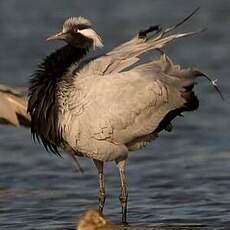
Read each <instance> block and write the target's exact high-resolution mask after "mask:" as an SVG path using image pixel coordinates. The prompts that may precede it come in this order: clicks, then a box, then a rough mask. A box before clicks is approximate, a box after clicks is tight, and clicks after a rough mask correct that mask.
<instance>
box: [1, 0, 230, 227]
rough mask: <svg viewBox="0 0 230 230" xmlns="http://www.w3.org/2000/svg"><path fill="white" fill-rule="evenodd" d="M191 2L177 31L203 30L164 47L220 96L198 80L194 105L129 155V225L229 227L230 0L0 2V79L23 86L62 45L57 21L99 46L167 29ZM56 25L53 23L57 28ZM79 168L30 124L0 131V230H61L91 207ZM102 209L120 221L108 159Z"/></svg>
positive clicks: (93, 182) (90, 175) (93, 181)
mask: <svg viewBox="0 0 230 230" xmlns="http://www.w3.org/2000/svg"><path fill="white" fill-rule="evenodd" d="M197 6H201V10H200V13H199V14H198V15H197V16H195V17H194V18H193V20H191V21H190V22H189V23H188V24H186V26H183V28H181V30H182V29H183V30H189V29H195V30H196V29H199V28H204V27H208V30H207V31H206V32H205V33H203V34H200V35H197V36H194V37H192V38H187V39H183V40H180V41H177V42H176V43H174V44H172V45H170V46H168V47H167V49H166V50H167V53H168V54H169V56H170V57H172V58H173V60H174V62H178V63H180V64H182V65H184V66H195V67H199V68H200V69H201V70H203V71H204V72H206V73H207V74H209V75H210V76H211V77H213V78H218V79H219V84H220V87H221V89H222V91H223V93H224V96H225V102H222V101H221V99H220V98H219V97H218V95H217V94H216V93H215V92H214V91H213V89H212V88H211V87H210V85H209V83H207V82H206V81H204V80H200V82H201V84H200V85H199V86H198V87H197V94H198V95H199V98H200V109H199V110H198V111H197V112H194V113H189V114H186V115H185V118H178V119H177V120H176V121H175V122H174V126H175V128H174V130H173V132H172V133H162V135H161V138H159V139H158V140H157V141H155V142H153V143H152V144H150V145H149V146H147V147H146V148H145V149H143V150H141V151H138V152H135V153H131V154H130V158H129V161H128V169H127V175H128V191H129V216H128V219H129V222H130V223H131V224H134V225H151V224H154V225H160V224H165V225H167V224H177V223H180V224H201V225H206V226H207V227H206V228H207V229H229V228H230V192H229V191H230V142H229V134H230V132H229V127H230V121H229V112H230V106H229V92H230V91H229V90H230V81H229V76H228V75H229V74H230V69H229V64H230V62H229V61H230V54H229V48H230V42H229V41H230V39H229V37H230V32H229V26H230V14H229V10H230V2H229V1H227V0H222V1H214V0H209V1H208V0H204V1H198V0H194V1H190V2H188V1H186V4H185V1H182V0H174V1H169V0H165V1H160V0H155V1H151V0H148V1H139V0H132V1H125V2H124V1H122V0H119V1H107V0H103V1H89V0H85V1H73V0H69V1H62V0H56V1H51V0H50V1H29V0H27V1H26V0H21V1H16V0H1V1H0V28H1V35H0V38H1V45H0V82H1V83H8V84H15V85H22V84H26V82H27V81H28V79H29V75H30V74H31V73H32V72H33V69H34V68H35V66H36V65H37V63H38V62H39V60H40V59H41V58H42V57H44V56H45V55H47V54H49V52H51V50H53V49H55V48H56V47H59V46H60V45H62V43H59V42H57V43H48V42H46V41H45V38H46V37H47V36H48V35H50V34H52V33H54V32H56V31H57V29H60V27H61V23H62V22H63V19H64V18H65V17H67V16H71V15H84V16H85V17H88V18H90V19H92V20H93V22H94V24H95V28H96V30H97V31H98V32H99V33H100V34H101V35H102V36H103V38H104V43H105V50H107V49H110V48H111V47H113V46H114V45H116V44H119V42H122V41H125V40H127V39H128V38H130V37H131V36H133V34H134V33H136V32H137V31H138V30H139V29H141V28H143V27H146V26H149V25H151V24H161V25H171V24H172V23H175V22H176V21H177V20H178V19H180V18H182V17H184V16H185V15H187V14H189V13H190V12H191V11H192V10H193V9H195V8H196V7H197ZM58 26H59V28H58ZM81 164H82V166H83V167H84V170H85V173H84V174H83V175H81V174H78V173H76V172H75V170H74V166H73V164H72V163H71V162H70V160H69V159H68V158H64V159H61V158H57V157H55V156H53V155H51V154H49V153H47V152H45V150H44V149H43V148H42V147H41V146H39V145H38V144H34V143H33V141H32V139H31V136H30V133H29V132H28V130H26V129H15V128H11V127H4V126H1V127H0V175H1V176H0V229H15V228H17V229H20V230H31V229H33V230H36V229H62V228H64V227H67V226H70V227H71V226H73V225H74V223H75V218H76V217H79V215H80V214H81V213H82V212H83V211H84V210H85V209H87V208H89V207H95V206H96V205H97V178H96V170H95V168H94V167H93V164H92V162H91V161H89V160H87V159H83V160H81ZM105 172H106V186H107V194H108V196H107V201H106V208H105V215H106V216H107V217H108V219H109V220H110V221H111V222H114V223H119V221H120V204H119V200H118V195H119V178H118V172H117V169H116V166H115V165H114V164H113V163H109V164H106V170H105Z"/></svg>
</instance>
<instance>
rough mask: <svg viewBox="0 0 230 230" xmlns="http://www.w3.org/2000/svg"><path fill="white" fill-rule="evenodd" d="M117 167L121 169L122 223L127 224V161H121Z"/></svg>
mask: <svg viewBox="0 0 230 230" xmlns="http://www.w3.org/2000/svg"><path fill="white" fill-rule="evenodd" d="M117 166H118V168H119V173H120V181H121V193H120V197H119V198H120V202H121V208H122V223H123V224H127V201H128V193H127V188H126V176H125V167H126V160H121V161H119V162H117Z"/></svg>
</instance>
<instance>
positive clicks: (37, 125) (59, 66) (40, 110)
mask: <svg viewBox="0 0 230 230" xmlns="http://www.w3.org/2000/svg"><path fill="white" fill-rule="evenodd" d="M86 52H87V50H86V49H80V48H75V47H73V46H71V45H66V46H64V47H62V48H60V49H58V50H56V51H55V52H54V53H52V54H51V55H49V56H47V57H46V58H45V59H44V61H43V62H42V63H41V64H40V65H39V66H38V69H37V71H35V73H34V74H33V75H32V79H31V81H30V87H29V101H28V113H29V114H30V115H31V133H32V135H33V138H35V139H37V140H38V141H41V142H42V143H43V145H44V146H45V148H46V149H47V150H50V151H52V152H54V153H58V149H57V147H58V146H60V144H61V143H62V136H61V133H60V132H58V130H57V120H58V117H57V116H58V111H57V109H58V108H57V107H58V105H57V99H56V86H57V83H58V81H59V80H60V78H61V77H62V76H63V75H64V74H65V73H66V71H67V70H68V68H69V67H70V66H71V64H73V63H75V62H78V61H79V60H80V59H81V58H82V57H83V56H84V55H85V54H86Z"/></svg>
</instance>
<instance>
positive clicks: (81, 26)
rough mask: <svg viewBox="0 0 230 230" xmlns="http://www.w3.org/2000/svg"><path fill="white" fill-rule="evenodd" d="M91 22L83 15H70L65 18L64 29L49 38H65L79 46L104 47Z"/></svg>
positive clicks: (66, 40)
mask: <svg viewBox="0 0 230 230" xmlns="http://www.w3.org/2000/svg"><path fill="white" fill-rule="evenodd" d="M91 25H92V24H91V22H90V21H89V20H88V19H86V18H83V17H70V18H68V19H66V20H65V22H64V24H63V28H62V31H61V32H60V33H57V34H55V35H52V36H49V37H48V38H47V40H48V41H50V40H64V41H65V42H67V43H68V44H70V45H73V46H74V47H77V48H83V49H84V48H86V49H88V48H91V47H93V48H94V49H95V48H96V47H99V48H100V47H102V46H103V44H102V40H101V38H100V36H99V35H98V34H97V33H96V32H95V31H94V30H93V29H92V28H91Z"/></svg>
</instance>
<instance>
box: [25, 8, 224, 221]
mask: <svg viewBox="0 0 230 230" xmlns="http://www.w3.org/2000/svg"><path fill="white" fill-rule="evenodd" d="M195 12H196V11H194V12H193V13H192V14H191V15H189V16H188V17H186V18H185V19H184V20H183V21H181V22H179V23H178V24H176V25H175V26H173V27H170V28H167V29H165V30H162V29H160V28H159V26H153V27H150V28H148V29H147V30H143V31H140V32H139V33H138V34H137V35H136V36H135V37H134V38H132V39H131V40H129V41H128V42H126V43H123V44H121V45H120V46H118V47H116V48H114V49H112V50H111V51H110V52H108V53H106V54H105V55H103V56H100V57H98V58H94V59H91V60H88V61H85V60H82V58H83V57H84V56H85V55H86V53H87V51H88V50H89V49H90V48H96V47H102V46H103V45H102V40H101V38H100V36H99V35H98V34H97V33H96V32H95V31H94V30H93V29H92V26H91V22H90V21H89V20H88V19H85V18H83V17H71V18H68V19H67V20H66V21H65V22H64V25H63V29H62V31H61V32H60V33H58V34H56V35H53V36H50V37H49V38H48V39H47V40H64V41H65V42H67V45H66V46H64V47H62V48H60V49H58V50H57V51H55V52H54V53H52V54H51V55H49V56H48V57H46V58H45V59H44V61H43V62H42V63H41V64H40V65H39V67H38V69H37V71H36V72H35V73H34V75H33V77H32V79H31V82H30V88H29V100H28V112H29V115H30V116H31V123H30V124H31V132H32V134H33V136H34V137H35V138H37V139H39V140H40V141H41V142H42V143H43V145H44V146H45V148H46V149H47V150H49V151H52V152H54V153H56V154H60V153H59V149H63V150H65V151H66V152H68V153H71V154H75V155H76V156H82V157H88V158H91V159H93V162H94V164H95V166H96V168H97V170H98V177H99V210H100V211H101V212H102V211H103V207H104V203H105V198H106V192H105V185H104V171H103V168H104V162H105V161H115V162H116V163H117V166H118V169H119V173H120V182H121V193H120V202H121V207H122V222H123V223H126V221H127V199H128V193H127V188H126V176H125V167H126V161H127V158H128V153H129V151H133V150H138V149H140V148H143V147H144V146H145V145H146V144H148V143H149V142H151V141H153V140H155V139H156V138H157V137H158V135H159V133H160V132H161V131H162V130H167V131H170V130H171V129H172V125H171V121H172V120H173V119H174V118H175V117H176V116H180V115H181V114H182V113H183V112H184V111H193V110H196V109H197V108H198V106H199V101H198V98H197V97H196V96H195V93H194V91H193V87H194V80H195V79H196V78H197V77H199V76H203V77H206V78H207V79H208V80H209V81H211V80H210V78H209V77H207V76H206V75H205V74H203V73H202V72H200V71H198V70H194V69H183V68H181V67H180V66H179V65H174V64H173V62H172V61H171V60H170V59H169V57H168V56H166V55H165V53H164V52H163V51H162V50H161V49H162V47H163V46H164V45H166V44H167V43H169V42H171V41H174V40H176V39H178V38H182V37H186V36H190V35H193V34H196V33H199V32H200V31H198V32H188V33H187V32H186V33H171V34H169V33H170V32H172V31H173V30H174V29H176V28H177V27H178V26H179V25H181V24H182V23H183V22H185V21H186V20H188V19H189V18H190V17H191V16H192V15H193V14H194V13H195ZM152 32H155V33H154V34H153V35H152V36H151V35H149V34H151V33H152ZM149 50H158V51H160V52H161V56H160V58H159V59H156V60H152V61H150V62H147V63H145V64H141V65H140V64H139V65H138V61H139V55H141V54H143V53H145V52H147V51H149ZM134 64H136V65H135V66H133V65H134ZM211 83H212V84H213V86H214V87H215V89H216V90H217V91H218V92H219V93H220V91H219V89H218V88H217V86H216V82H215V81H211ZM220 95H221V93H220ZM221 97H222V95H221ZM26 100H27V99H25V101H26ZM29 121H30V117H29Z"/></svg>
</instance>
